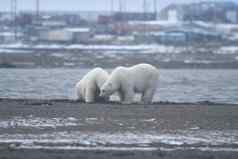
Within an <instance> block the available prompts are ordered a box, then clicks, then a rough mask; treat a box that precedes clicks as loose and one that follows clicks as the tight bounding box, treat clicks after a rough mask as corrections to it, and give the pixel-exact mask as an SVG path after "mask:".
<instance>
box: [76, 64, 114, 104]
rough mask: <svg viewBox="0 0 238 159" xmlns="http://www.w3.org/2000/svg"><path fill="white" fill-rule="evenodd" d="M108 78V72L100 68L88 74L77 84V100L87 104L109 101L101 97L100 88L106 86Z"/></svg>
mask: <svg viewBox="0 0 238 159" xmlns="http://www.w3.org/2000/svg"><path fill="white" fill-rule="evenodd" d="M108 77H109V74H108V72H106V71H105V70H103V69H102V68H99V67H98V68H95V69H93V70H91V71H90V72H88V73H87V74H86V75H85V76H84V77H83V78H82V79H81V80H80V81H79V82H78V83H77V84H76V93H77V100H80V101H85V102H86V103H93V102H95V101H101V100H109V98H106V97H105V98H102V97H100V96H99V94H100V87H101V86H102V85H103V84H104V82H105V81H106V80H107V78H108Z"/></svg>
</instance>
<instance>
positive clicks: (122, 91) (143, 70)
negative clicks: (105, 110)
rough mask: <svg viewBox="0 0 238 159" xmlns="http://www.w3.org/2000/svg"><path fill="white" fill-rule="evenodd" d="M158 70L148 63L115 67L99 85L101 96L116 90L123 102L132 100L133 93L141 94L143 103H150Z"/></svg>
mask: <svg viewBox="0 0 238 159" xmlns="http://www.w3.org/2000/svg"><path fill="white" fill-rule="evenodd" d="M158 78H159V71H158V69H157V68H155V67H154V66H152V65H149V64H138V65H135V66H132V67H117V68H116V69H115V70H113V71H112V73H111V75H110V76H109V78H108V80H107V81H106V82H105V83H104V84H103V86H102V87H101V94H100V95H101V96H110V95H112V94H113V93H115V92H118V94H119V97H120V99H121V101H122V102H123V103H125V104H130V103H132V102H133V99H134V95H135V93H141V94H142V101H143V102H144V103H151V102H152V99H153V95H154V93H155V91H156V87H157V82H158Z"/></svg>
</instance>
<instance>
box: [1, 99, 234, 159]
mask: <svg viewBox="0 0 238 159" xmlns="http://www.w3.org/2000/svg"><path fill="white" fill-rule="evenodd" d="M46 119H47V120H46ZM62 132H64V134H66V135H65V136H64V135H62ZM237 132H238V105H231V104H214V103H209V102H203V103H194V104H191V103H181V104H179V103H154V104H151V105H142V104H131V105H121V104H119V103H96V104H85V103H79V102H75V101H69V100H33V99H32V100H24V99H19V100H10V99H0V158H57V159H58V158H138V159H140V158H151V159H153V158H167V159H172V158H176V159H177V158H185V159H186V158H189V159H193V158H207V159H213V158H217V159H220V158H237V157H238V134H237ZM58 133H59V134H58ZM16 134H17V135H18V136H17V137H18V138H17V137H16ZM32 134H33V135H35V136H33V137H32ZM42 134H43V135H42ZM45 134H56V135H52V136H51V137H49V138H48V137H47V138H44V137H45V136H44V135H45ZM87 134H89V135H88V136H86V137H85V135H87ZM95 134H101V136H100V135H99V136H96V137H94V136H95ZM105 134H106V135H105ZM131 134H132V137H131V136H130V135H131ZM161 134H162V135H164V134H166V135H167V136H168V134H169V135H170V136H169V138H166V140H164V139H163V142H160V141H161V140H162V139H160V137H161V136H162V135H161ZM171 134H172V135H174V136H175V137H177V138H175V139H176V140H171V136H172V135H171ZM14 135H15V136H14ZM30 135H31V136H30ZM60 135H62V138H64V137H65V139H67V142H66V141H65V140H64V141H61V142H60V143H57V139H58V138H57V137H59V138H60V139H61V136H60ZM67 135H68V136H67ZM77 135H78V136H80V135H84V136H83V137H84V138H82V139H88V138H89V139H90V141H91V142H92V143H93V144H88V143H87V144H85V143H81V142H77V144H75V143H73V144H72V143H68V140H70V139H72V140H74V139H77V140H79V139H78V138H77ZM107 135H108V136H107ZM117 135H118V138H119V139H118V140H115V139H116V138H117ZM148 135H149V138H148ZM209 135H211V138H212V139H211V142H210V141H209V142H206V140H209V139H210V136H209ZM232 135H233V136H232ZM29 136H30V137H29ZM37 136H40V137H39V138H38V137H37ZM92 136H93V137H94V138H93V139H91V138H90V137H92ZM164 136H165V135H164ZM167 136H166V137H167ZM174 136H172V137H174ZM13 137H14V140H13ZM124 137H127V138H126V139H125V141H124V139H123V138H124ZM181 137H183V138H181ZM187 137H191V139H194V138H195V137H198V138H195V140H191V141H192V142H190V138H187ZM6 138H7V139H9V140H6ZM51 138H54V140H52V142H50V143H48V141H49V140H50V139H51ZM20 139H21V140H20ZM43 139H45V140H44V142H43ZM46 139H47V140H46ZM104 139H105V140H104ZM140 139H141V140H140ZM198 139H202V140H201V141H199V142H196V141H197V140H198ZM24 140H26V141H27V142H29V141H31V142H32V143H34V144H33V145H31V144H32V143H31V144H30V145H27V144H29V143H27V144H25V145H24V144H22V143H21V142H22V141H24ZM41 140H42V142H41ZM144 140H148V141H147V142H148V143H147V142H146V143H143V142H142V143H141V141H144ZM167 140H169V142H166V141H167ZM183 140H188V142H187V141H186V142H184V143H183V142H182V141H183ZM50 141H51V140H50ZM80 141H81V138H80ZM82 141H83V140H82ZM102 141H105V143H104V142H102ZM119 141H121V142H119ZM129 141H131V142H129ZM171 141H173V142H171ZM194 141H195V142H194ZM216 141H217V143H216V144H213V142H216ZM223 141H224V142H223ZM95 143H96V144H95ZM181 143H182V144H181ZM64 144H66V146H65V145H64ZM67 144H68V145H67ZM22 145H24V146H22ZM67 146H71V147H68V149H67Z"/></svg>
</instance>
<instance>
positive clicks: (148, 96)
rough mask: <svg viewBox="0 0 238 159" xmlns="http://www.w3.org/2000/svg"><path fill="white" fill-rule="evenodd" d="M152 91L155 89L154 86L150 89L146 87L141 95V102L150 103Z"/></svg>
mask: <svg viewBox="0 0 238 159" xmlns="http://www.w3.org/2000/svg"><path fill="white" fill-rule="evenodd" d="M154 92H155V89H154V88H150V89H147V90H146V91H145V92H144V93H143V95H142V102H143V103H144V104H150V103H152V99H153V96H154Z"/></svg>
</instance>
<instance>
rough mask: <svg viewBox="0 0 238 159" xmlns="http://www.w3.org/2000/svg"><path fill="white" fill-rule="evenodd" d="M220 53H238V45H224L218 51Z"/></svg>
mask: <svg viewBox="0 0 238 159" xmlns="http://www.w3.org/2000/svg"><path fill="white" fill-rule="evenodd" d="M217 53H218V54H237V53H238V46H223V47H221V48H220V49H219V50H218V51H217Z"/></svg>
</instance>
